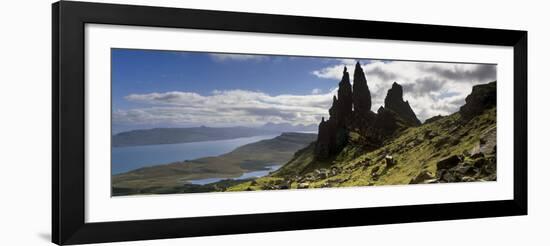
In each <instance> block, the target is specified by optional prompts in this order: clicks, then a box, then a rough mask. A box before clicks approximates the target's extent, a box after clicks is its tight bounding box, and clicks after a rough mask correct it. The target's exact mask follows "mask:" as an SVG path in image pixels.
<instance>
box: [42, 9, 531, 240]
mask: <svg viewBox="0 0 550 246" xmlns="http://www.w3.org/2000/svg"><path fill="white" fill-rule="evenodd" d="M52 13H53V14H52V16H53V20H52V25H53V28H52V29H53V33H52V46H53V47H52V64H53V67H52V86H53V88H52V91H53V95H52V99H53V101H52V109H53V115H52V136H53V137H52V146H53V148H52V241H53V242H54V243H57V244H83V243H100V242H113V241H128V240H145V239H161V238H176V237H192V236H207V235H224V234H237V233H254V232H269V231H283V230H302V229H314V228H331V227H346V226H361V225H377V224H393V223H407V222H419V221H440V220H454V219H469V218H485V217H498V216H515V215H526V214H527V31H516V30H498V29H484V28H470V27H454V26H440V25H423V24H409V23H393V22H378V21H363V20H348V19H330V18H317V17H302V16H285V15H268V14H254V13H237V12H223V11H209V10H208V11H206V10H192V9H178V8H166V7H147V6H131V5H117V4H100V3H87V2H70V1H69V2H67V1H62V2H57V3H54V4H53V6H52ZM86 23H99V24H116V25H131V26H147V27H171V28H191V29H207V30H225V31H240V32H260V33H276V34H299V35H312V36H330V37H353V38H369V39H385V40H403V41H426V42H440V43H459V44H482V45H498V46H508V47H513V56H514V58H513V59H514V68H513V69H514V78H513V81H514V98H513V99H514V108H513V110H514V135H513V136H514V161H513V162H514V198H513V199H512V200H499V201H480V202H463V203H448V204H432V205H407V206H393V207H374V208H355V209H336V210H322V211H304V212H284V213H266V214H248V215H228V216H211V217H194V218H175V219H154V220H138V221H119V222H104V223H85V220H84V208H85V204H84V202H85V201H84V197H85V189H84V188H85V185H84V182H85V181H84V177H85V168H84V160H85V141H84V140H85V139H84V138H85V134H84V131H85V124H84V122H85V117H84V115H85V113H84V112H85V100H84V91H85V85H84V58H85V57H84V56H85V52H84V40H85V36H84V29H85V24H86ZM509 110H512V109H509Z"/></svg>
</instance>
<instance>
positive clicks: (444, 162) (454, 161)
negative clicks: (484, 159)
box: [437, 155, 462, 170]
mask: <svg viewBox="0 0 550 246" xmlns="http://www.w3.org/2000/svg"><path fill="white" fill-rule="evenodd" d="M461 161H462V159H461V158H460V157H459V156H458V155H451V156H448V157H446V158H443V159H441V160H439V161H438V162H437V170H445V169H450V168H453V167H455V166H456V165H458V163H460V162H461Z"/></svg>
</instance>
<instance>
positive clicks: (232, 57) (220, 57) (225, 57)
mask: <svg viewBox="0 0 550 246" xmlns="http://www.w3.org/2000/svg"><path fill="white" fill-rule="evenodd" d="M209 56H210V58H212V59H213V60H214V61H217V62H224V61H250V60H252V61H263V60H267V59H269V57H267V56H262V55H239V54H209Z"/></svg>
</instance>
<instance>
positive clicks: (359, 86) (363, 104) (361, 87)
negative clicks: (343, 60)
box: [353, 62, 371, 115]
mask: <svg viewBox="0 0 550 246" xmlns="http://www.w3.org/2000/svg"><path fill="white" fill-rule="evenodd" d="M370 108H371V96H370V91H369V86H368V85H367V78H366V77H365V73H364V72H363V68H361V64H359V62H357V64H355V71H354V72H353V112H354V113H355V114H357V115H365V114H367V113H368V112H370Z"/></svg>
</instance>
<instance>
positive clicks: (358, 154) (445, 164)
mask: <svg viewBox="0 0 550 246" xmlns="http://www.w3.org/2000/svg"><path fill="white" fill-rule="evenodd" d="M349 138H350V139H351V142H350V144H348V145H347V146H346V147H345V148H344V149H343V150H342V151H341V152H340V153H339V154H338V155H337V156H335V157H333V158H331V159H329V160H325V161H322V162H321V161H316V160H315V158H314V148H315V146H314V145H313V144H311V145H309V146H307V147H306V148H304V149H302V150H300V151H299V152H298V153H296V155H295V156H294V158H292V160H290V161H289V162H288V163H287V164H286V165H285V166H283V167H282V168H281V169H279V170H278V171H277V172H274V173H272V174H271V175H269V176H267V177H263V178H259V179H256V180H254V181H249V182H243V183H240V184H237V185H235V186H233V187H230V188H228V191H241V190H269V189H287V188H321V187H348V186H371V185H395V184H411V183H433V182H459V181H482V180H495V179H496V156H495V151H496V108H491V109H488V110H485V111H483V112H482V113H481V114H479V115H478V116H476V117H474V118H472V119H471V120H468V121H466V120H464V119H463V118H462V117H461V115H460V114H459V113H455V114H452V115H450V116H446V117H441V118H438V119H435V120H434V121H432V122H430V123H428V124H424V125H421V126H418V127H411V128H408V129H406V130H404V131H403V132H399V133H398V134H397V135H396V136H394V137H392V138H390V139H388V140H387V141H386V142H385V143H384V144H383V147H380V148H378V149H375V150H372V151H366V150H365V149H364V147H362V146H363V145H362V144H361V142H362V140H361V139H360V136H359V134H357V133H354V132H351V133H349Z"/></svg>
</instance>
